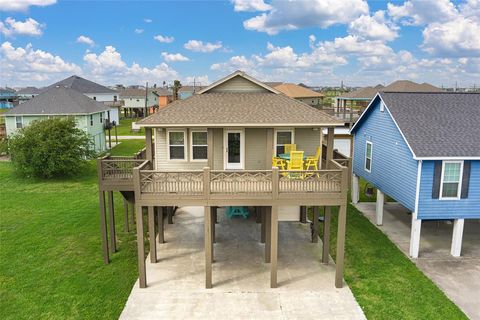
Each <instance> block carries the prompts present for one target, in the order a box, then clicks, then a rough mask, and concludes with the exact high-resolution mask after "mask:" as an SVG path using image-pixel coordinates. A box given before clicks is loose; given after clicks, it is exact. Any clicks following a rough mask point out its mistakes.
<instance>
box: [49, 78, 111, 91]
mask: <svg viewBox="0 0 480 320" xmlns="http://www.w3.org/2000/svg"><path fill="white" fill-rule="evenodd" d="M56 86H62V87H65V88H70V89H74V90H77V91H79V92H81V93H117V91H115V90H112V89H110V88H107V87H105V86H102V85H101V84H98V83H96V82H93V81H90V80H87V79H84V78H82V77H79V76H76V75H73V76H71V77H68V78H66V79H63V80H60V81H58V82H56V83H54V84H52V85H50V86H48V87H47V88H46V90H47V89H50V88H52V87H56Z"/></svg>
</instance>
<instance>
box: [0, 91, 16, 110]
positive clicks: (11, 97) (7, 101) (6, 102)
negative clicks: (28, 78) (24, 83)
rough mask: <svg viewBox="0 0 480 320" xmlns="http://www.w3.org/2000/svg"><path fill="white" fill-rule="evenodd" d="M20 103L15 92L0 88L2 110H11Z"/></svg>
mask: <svg viewBox="0 0 480 320" xmlns="http://www.w3.org/2000/svg"><path fill="white" fill-rule="evenodd" d="M17 101H18V97H17V94H16V93H15V90H13V89H9V88H0V109H10V108H13V107H14V104H15V103H16V102H17Z"/></svg>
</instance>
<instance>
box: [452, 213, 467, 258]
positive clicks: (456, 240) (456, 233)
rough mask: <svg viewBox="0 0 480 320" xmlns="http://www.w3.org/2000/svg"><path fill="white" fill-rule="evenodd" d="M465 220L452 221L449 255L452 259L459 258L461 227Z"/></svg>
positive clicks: (461, 236)
mask: <svg viewBox="0 0 480 320" xmlns="http://www.w3.org/2000/svg"><path fill="white" fill-rule="evenodd" d="M464 224H465V219H455V221H453V235H452V249H451V250H450V253H451V254H452V256H454V257H460V255H461V253H462V238H463V226H464Z"/></svg>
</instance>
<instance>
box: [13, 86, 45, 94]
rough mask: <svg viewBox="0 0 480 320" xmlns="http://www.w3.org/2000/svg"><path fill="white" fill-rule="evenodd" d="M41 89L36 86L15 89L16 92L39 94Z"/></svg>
mask: <svg viewBox="0 0 480 320" xmlns="http://www.w3.org/2000/svg"><path fill="white" fill-rule="evenodd" d="M41 92H42V90H41V89H38V88H36V87H26V88H22V89H20V90H18V91H17V94H39V93H41Z"/></svg>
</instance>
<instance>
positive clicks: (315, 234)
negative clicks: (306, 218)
mask: <svg viewBox="0 0 480 320" xmlns="http://www.w3.org/2000/svg"><path fill="white" fill-rule="evenodd" d="M312 228H313V230H312V242H313V243H318V206H314V207H313V221H312Z"/></svg>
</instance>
